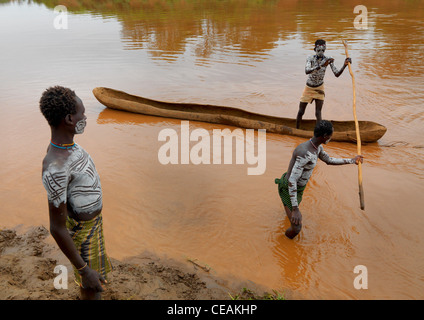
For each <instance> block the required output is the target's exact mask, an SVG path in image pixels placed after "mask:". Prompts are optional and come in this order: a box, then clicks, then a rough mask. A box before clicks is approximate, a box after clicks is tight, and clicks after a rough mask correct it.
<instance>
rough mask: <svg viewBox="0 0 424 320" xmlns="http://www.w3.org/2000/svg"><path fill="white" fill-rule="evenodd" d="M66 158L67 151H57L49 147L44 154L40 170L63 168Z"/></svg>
mask: <svg viewBox="0 0 424 320" xmlns="http://www.w3.org/2000/svg"><path fill="white" fill-rule="evenodd" d="M67 159H68V154H67V153H64V152H60V153H59V152H56V151H55V150H52V149H51V148H49V150H48V151H47V154H46V156H45V157H44V159H43V168H42V172H45V171H49V170H50V169H53V170H54V171H58V170H59V171H60V170H64V169H65V166H66V160H67Z"/></svg>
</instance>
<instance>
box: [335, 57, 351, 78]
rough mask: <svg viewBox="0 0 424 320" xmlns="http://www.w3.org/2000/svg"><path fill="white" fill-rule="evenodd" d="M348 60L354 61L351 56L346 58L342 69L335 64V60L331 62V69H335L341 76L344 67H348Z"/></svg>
mask: <svg viewBox="0 0 424 320" xmlns="http://www.w3.org/2000/svg"><path fill="white" fill-rule="evenodd" d="M348 62H350V63H352V59H351V58H346V59H345V62H344V64H343V67H341V69H340V70H339V69H337V67H336V66H335V65H334V60H333V62H331V63H330V67H331V70H332V71H333V73H334V75H335V76H336V77H337V78H338V77H340V75H341V74H342V73H343V71H344V69H345V68H346V66H347V64H348Z"/></svg>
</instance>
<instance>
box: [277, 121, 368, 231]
mask: <svg viewBox="0 0 424 320" xmlns="http://www.w3.org/2000/svg"><path fill="white" fill-rule="evenodd" d="M332 135H333V125H332V124H331V122H330V121H326V120H321V121H320V122H318V124H317V125H316V127H315V130H314V136H313V138H311V139H310V140H308V141H306V142H304V143H302V144H300V145H298V146H297V148H296V149H295V150H294V152H293V155H292V158H291V160H290V164H289V167H288V170H287V172H285V173H284V174H283V175H282V177H281V178H280V179H275V183H276V184H278V193H279V195H280V198H281V201H282V202H283V204H284V209H285V211H286V214H287V217H288V218H289V220H290V223H291V226H290V227H289V228H288V229H287V230H286V232H285V234H286V236H287V237H288V238H290V239H293V238H294V237H295V236H296V235H297V234H299V232H300V230H301V229H302V214H301V212H300V210H299V204H300V202H301V201H302V196H303V192H304V190H305V188H306V184H307V183H308V181H309V178H310V177H311V175H312V170H313V169H314V167H315V165H316V164H317V161H318V158H319V159H320V160H322V161H323V162H325V163H326V164H328V165H342V164H359V161H360V162H361V163H362V162H363V157H362V156H359V155H358V156H356V157H355V158H352V159H337V158H332V157H330V156H329V155H328V154H327V153H326V152H325V151H324V148H323V146H322V144H327V143H328V142H329V141H330V139H331V136H332Z"/></svg>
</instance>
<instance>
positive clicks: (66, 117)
mask: <svg viewBox="0 0 424 320" xmlns="http://www.w3.org/2000/svg"><path fill="white" fill-rule="evenodd" d="M40 110H41V112H42V114H43V115H44V117H45V118H46V120H47V122H48V123H49V125H50V129H51V141H50V145H49V147H48V149H47V155H46V156H45V158H44V160H43V169H42V181H43V185H44V187H45V189H46V191H47V196H48V205H49V215H50V233H51V234H52V236H53V238H54V239H55V241H56V243H57V244H58V246H59V248H60V249H61V250H62V252H63V253H64V254H65V256H66V257H67V258H68V259H69V260H70V262H71V263H72V265H73V268H74V274H75V278H76V282H77V283H78V284H79V285H80V287H81V298H82V299H84V300H94V299H100V298H101V292H102V291H103V288H102V285H101V283H106V280H105V279H106V274H107V273H108V272H110V271H111V269H112V266H111V264H110V261H109V258H108V256H107V255H106V250H105V243H104V236H103V223H102V215H101V211H102V207H103V203H102V188H101V185H100V179H99V175H98V173H97V171H96V167H95V166H94V163H93V160H92V159H91V157H90V155H89V154H88V153H87V152H86V151H85V150H84V149H83V148H81V147H80V146H79V145H77V144H76V143H75V142H74V135H75V134H81V133H83V132H84V128H85V126H86V120H87V118H86V116H85V115H84V113H85V108H84V105H83V103H82V101H81V99H79V98H78V97H77V96H76V94H75V92H74V91H72V90H70V89H68V88H64V87H60V86H56V87H51V88H49V89H47V90H46V91H44V93H43V95H42V96H41V99H40Z"/></svg>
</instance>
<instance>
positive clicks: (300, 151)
mask: <svg viewBox="0 0 424 320" xmlns="http://www.w3.org/2000/svg"><path fill="white" fill-rule="evenodd" d="M307 152H308V147H307V142H303V143H301V144H299V145H298V146H297V147H296V149H294V151H293V157H304V156H305V155H306V154H307Z"/></svg>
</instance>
